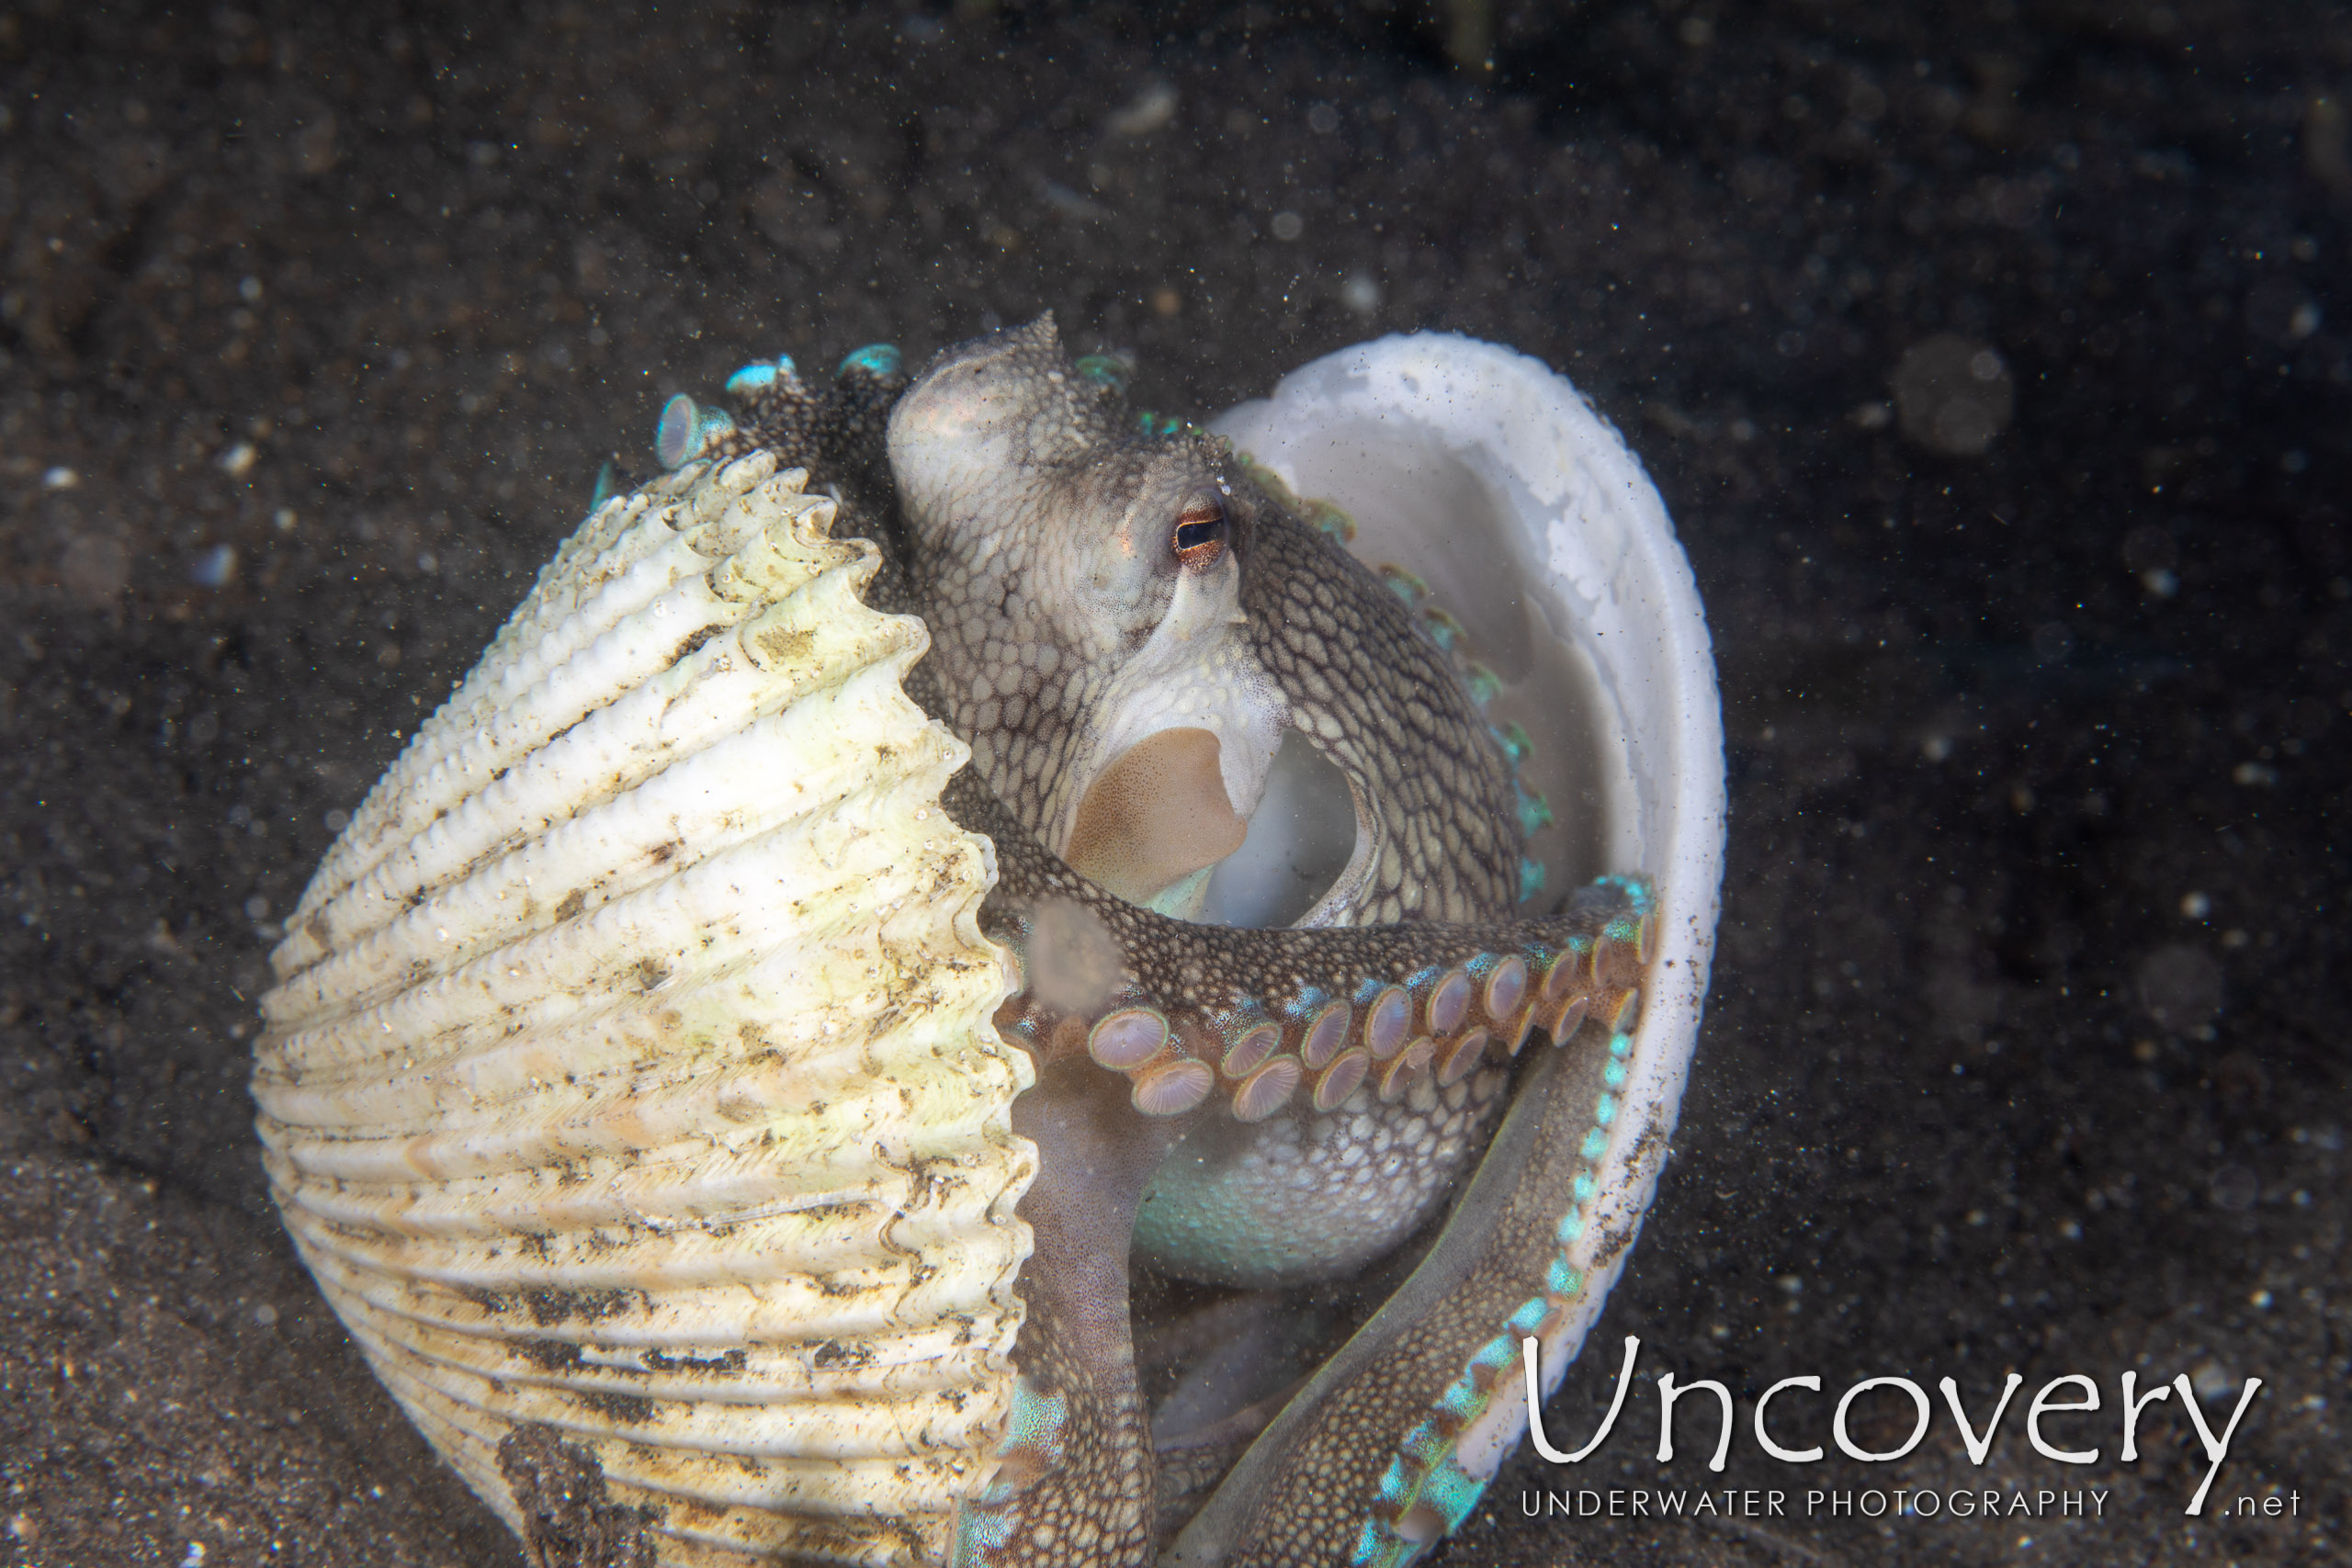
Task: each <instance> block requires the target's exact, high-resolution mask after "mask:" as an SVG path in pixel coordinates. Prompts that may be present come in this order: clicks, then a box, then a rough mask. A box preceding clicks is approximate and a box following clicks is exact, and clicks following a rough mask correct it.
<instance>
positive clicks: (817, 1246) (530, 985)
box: [254, 453, 1035, 1564]
mask: <svg viewBox="0 0 2352 1568" xmlns="http://www.w3.org/2000/svg"><path fill="white" fill-rule="evenodd" d="M803 482H804V476H803V475H802V474H801V473H800V471H799V470H797V469H794V470H786V471H784V472H778V471H777V469H776V464H775V458H774V457H773V456H771V455H768V454H764V453H763V454H756V455H753V456H751V457H743V458H740V459H738V460H736V461H733V462H731V463H729V464H727V465H725V466H724V467H717V468H714V467H713V466H712V465H709V464H705V463H697V464H692V465H689V466H688V467H687V468H683V469H681V470H679V471H678V472H676V473H674V474H671V475H668V476H665V477H664V478H662V479H658V480H656V481H654V482H653V483H652V484H650V485H648V486H647V487H645V488H644V489H642V490H640V491H636V492H634V493H631V494H629V495H626V496H622V497H619V498H616V499H615V500H613V501H612V502H608V503H606V504H605V505H604V506H602V507H600V508H599V509H598V510H597V511H596V512H595V513H594V514H593V515H592V516H591V517H590V518H589V519H588V520H587V522H586V523H585V524H584V525H582V527H581V528H580V530H579V531H578V532H577V533H575V534H574V535H573V536H572V537H571V540H570V541H569V542H568V543H566V545H565V546H564V547H563V548H562V550H561V551H560V553H559V554H558V556H557V557H556V558H555V560H554V561H553V562H552V563H550V564H549V566H548V568H547V569H546V570H544V571H543V572H542V573H541V574H540V577H539V581H538V583H537V586H536V588H535V589H534V590H533V592H532V593H531V595H530V597H529V598H528V599H527V600H526V601H525V603H524V604H523V605H522V607H521V608H520V609H518V610H517V611H516V612H515V615H514V616H513V618H512V619H510V620H509V621H508V623H507V625H506V627H505V629H504V630H503V632H501V634H500V635H499V637H498V638H497V640H496V641H495V642H494V643H493V644H492V647H491V649H490V650H489V652H488V653H486V654H485V655H484V657H483V659H482V660H481V664H480V665H478V666H477V667H476V668H475V670H474V671H473V672H472V673H471V674H470V675H469V676H468V677H467V679H466V681H465V682H463V683H462V684H461V685H460V686H459V687H458V690H457V691H456V693H454V694H452V695H451V697H450V699H449V701H448V702H447V704H446V705H444V706H443V707H442V708H441V710H440V711H439V712H438V713H436V714H435V715H434V716H433V717H432V719H431V720H430V721H428V722H427V723H426V724H425V725H424V727H422V728H420V730H419V731H418V733H417V735H416V737H415V739H413V741H412V742H411V744H410V745H409V747H408V749H407V750H406V751H405V752H404V753H403V754H402V755H401V759H400V761H398V762H397V763H395V764H394V766H393V767H392V769H391V770H390V772H389V773H387V774H386V775H385V777H384V779H383V780H382V782H381V783H379V784H378V785H377V787H376V789H375V790H374V792H373V793H372V794H371V795H369V796H368V800H367V802H366V803H365V804H364V805H363V806H362V807H361V808H360V810H359V811H358V812H357V814H356V816H355V818H354V819H353V822H352V824H351V827H350V829H348V830H347V831H346V832H345V834H344V835H343V837H342V839H341V840H339V841H338V842H337V843H336V845H335V846H334V849H333V851H332V852H330V853H329V854H328V856H327V858H326V860H325V862H324V863H323V864H322V866H321V867H320V870H319V872H318V874H317V876H316V877H315V878H314V879H313V881H312V882H311V886H310V889H309V891H308V892H307V893H306V894H305V895H304V897H303V899H302V901H301V904H300V908H298V909H297V910H296V912H295V914H294V916H293V918H292V919H290V920H289V921H288V935H287V938H286V940H285V942H283V943H282V944H281V945H280V946H279V948H278V950H277V953H275V954H274V955H273V963H274V964H275V965H276V967H277V976H278V985H277V988H276V989H274V990H273V991H272V992H271V993H270V994H269V996H268V997H267V998H265V1000H264V1003H263V1016H264V1021H265V1023H266V1034H265V1036H264V1038H263V1041H262V1043H261V1045H260V1047H259V1049H258V1051H257V1062H256V1067H255V1072H254V1095H255V1098H256V1099H257V1100H258V1101H259V1102H260V1105H261V1111H262V1114H261V1118H260V1130H261V1136H262V1141H263V1143H264V1145H265V1149H266V1153H265V1160H266V1166H267V1168H268V1172H269V1177H270V1180H271V1182H272V1184H273V1187H274V1189H275V1190H276V1193H277V1200H278V1202H279V1204H280V1206H281V1208H282V1209H283V1211H284V1213H285V1216H286V1220H287V1224H288V1227H289V1228H290V1229H291V1231H292V1233H293V1235H294V1238H295V1241H296V1244H297V1246H298V1247H300V1250H301V1253H302V1256H303V1258H304V1259H305V1260H306V1261H307V1262H308V1263H309V1264H310V1266H311V1269H312V1271H313V1272H314V1273H315V1274H316V1275H317V1277H318V1279H319V1281H320V1284H321V1285H322V1288H323V1289H324V1291H325V1292H326V1294H327V1296H328V1298H329V1300H330V1301H331V1302H332V1303H334V1307H335V1309H336V1311H337V1312H338V1313H339V1314H341V1315H342V1317H343V1319H344V1321H345V1324H346V1325H348V1326H349V1328H350V1330H351V1332H352V1334H353V1336H354V1337H356V1339H357V1340H358V1342H359V1344H360V1346H361V1347H362V1348H363V1349H364V1350H365V1351H366V1353H367V1355H368V1359H369V1360H370V1362H371V1363H372V1364H373V1365H374V1367H375V1370H376V1371H377V1373H378V1374H379V1376H380V1377H381V1378H382V1379H383V1381H384V1382H385V1383H386V1384H387V1385H388V1386H389V1387H390V1388H391V1390H392V1391H393V1393H395V1394H396V1395H398V1397H399V1398H400V1400H401V1404H403V1405H404V1406H405V1407H406V1409H407V1410H408V1412H409V1414H410V1416H411V1417H412V1418H413V1420H414V1421H415V1422H416V1424H417V1426H418V1427H420V1428H421V1429H422V1430H423V1431H424V1433H425V1435H426V1436H427V1437H428V1438H431V1439H432V1440H433V1442H434V1443H435V1445H436V1446H437V1447H438V1448H439V1449H440V1450H442V1452H443V1453H444V1454H445V1455H447V1457H448V1458H449V1459H450V1461H452V1462H454V1463H455V1464H456V1465H457V1466H458V1469H459V1470H460V1471H461V1472H463V1473H464V1475H465V1476H466V1479H467V1480H468V1482H469V1483H470V1484H471V1485H472V1486H473V1487H474V1489H475V1490H476V1491H477V1492H479V1493H481V1495H482V1496H483V1497H484V1498H486V1499H487V1500H488V1501H489V1502H490V1503H491V1504H492V1506H494V1507H496V1508H498V1509H499V1510H500V1512H502V1513H503V1515H505V1516H506V1517H507V1518H508V1520H509V1522H510V1523H515V1524H516V1526H517V1528H518V1529H520V1528H522V1527H521V1523H520V1520H519V1517H518V1511H517V1509H516V1506H515V1501H514V1498H513V1497H512V1495H510V1493H509V1491H508V1487H507V1484H506V1483H505V1481H504V1480H503V1479H502V1478H501V1474H500V1469H499V1463H498V1458H497V1447H498V1443H499V1441H500V1439H501V1438H503V1436H504V1435H505V1434H506V1433H507V1432H508V1431H510V1430H512V1429H513V1427H515V1426H516V1425H519V1424H522V1423H526V1422H544V1423H547V1424H548V1425H549V1426H551V1427H554V1428H555V1429H556V1431H557V1433H558V1434H559V1435H560V1437H562V1438H565V1439H566V1440H568V1441H571V1442H574V1443H577V1444H580V1445H582V1446H583V1447H585V1448H587V1449H589V1450H592V1451H593V1452H594V1454H595V1455H596V1457H597V1459H598V1460H599V1461H600V1462H601V1464H602V1465H603V1468H604V1471H605V1477H606V1479H607V1481H608V1483H610V1486H611V1490H612V1494H613V1496H614V1499H615V1500H616V1501H617V1502H620V1503H623V1504H628V1505H639V1506H646V1507H649V1508H650V1509H651V1510H652V1515H651V1517H652V1523H653V1526H654V1529H656V1531H657V1532H658V1536H657V1540H658V1541H659V1543H660V1548H661V1551H662V1561H663V1562H670V1563H682V1564H683V1563H694V1564H701V1563H713V1564H716V1563H724V1562H744V1561H747V1560H752V1559H757V1560H760V1561H769V1560H772V1559H773V1558H774V1557H775V1556H776V1555H779V1554H785V1555H790V1556H792V1557H794V1558H795V1560H800V1559H803V1558H807V1559H815V1560H820V1561H839V1562H877V1563H878V1562H907V1561H927V1560H931V1559H933V1558H944V1555H945V1553H946V1551H947V1550H948V1548H949V1544H950V1541H951V1539H952V1534H953V1517H954V1514H955V1510H956V1506H957V1505H958V1502H959V1501H960V1500H961V1499H964V1498H966V1497H968V1496H969V1495H972V1494H973V1493H974V1492H975V1491H977V1490H978V1488H979V1487H980V1486H981V1485H983V1484H984V1483H986V1481H987V1480H988V1479H989V1471H990V1468H991V1465H992V1463H993V1461H992V1460H991V1459H990V1457H989V1456H990V1455H991V1453H992V1452H993V1450H994V1449H995V1447H996V1444H997V1440H998V1438H1000V1437H1001V1433H1002V1430H1003V1428H1004V1425H1005V1422H1006V1419H1007V1416H1008V1414H1009V1412H1010V1409H1011V1401H1012V1367H1011V1361H1010V1354H1011V1350H1012V1342H1013V1337H1014V1335H1015V1333H1016V1331H1017V1329H1018V1327H1019V1325H1020V1320H1021V1306H1020V1303H1019V1301H1018V1299H1017V1297H1016V1296H1015V1294H1014V1290H1013V1285H1014V1280H1015V1277H1016V1275H1017V1273H1018V1271H1019V1269H1020V1266H1021V1264H1022V1262H1023V1259H1024V1258H1026V1257H1027V1256H1028V1252H1029V1234H1028V1229H1027V1227H1026V1226H1025V1225H1024V1224H1022V1223H1021V1222H1020V1221H1019V1220H1018V1219H1017V1218H1016V1217H1015V1215H1014V1212H1013V1210H1014V1205H1015V1203H1016V1202H1017V1201H1019V1199H1020V1197H1021V1195H1022V1193H1023V1191H1024V1190H1026V1188H1027V1185H1028V1183H1029V1180H1030V1179H1031V1177H1032V1176H1033V1175H1034V1174H1035V1150H1034V1148H1033V1147H1032V1145H1029V1144H1028V1143H1027V1142H1026V1141H1025V1140H1023V1139H1020V1138H1017V1137H1015V1136H1014V1135H1013V1134H1012V1132H1011V1130H1010V1124H1009V1121H1008V1115H1009V1111H1010V1108H1011V1105H1012V1100H1013V1098H1014V1096H1015V1095H1017V1094H1018V1093H1019V1092H1020V1091H1021V1089H1023V1088H1025V1087H1026V1086H1027V1084H1028V1082H1029V1081H1030V1071H1029V1066H1028V1064H1027V1059H1026V1058H1025V1057H1024V1056H1023V1055H1020V1054H1019V1053H1018V1052H1015V1051H1012V1050H1011V1049H1009V1048H1008V1047H1007V1046H1006V1045H1005V1044H1004V1043H1002V1042H1001V1041H1000V1040H999V1038H998V1037H997V1035H996V1032H995V1031H994V1030H993V1028H992V1027H991V1026H990V1024H989V1017H990V1014H991V1013H992V1012H993V1011H994V1010H995V1009H996V1007H997V1005H998V1004H999V1003H1000V1002H1001V1000H1002V999H1003V998H1004V997H1005V995H1006V994H1007V990H1008V977H1007V969H1006V964H1005V962H1004V958H1003V955H1002V954H1001V952H1000V951H999V950H998V949H997V948H995V947H994V946H993V945H992V944H991V943H989V942H988V941H987V940H986V939H984V938H983V937H982V936H981V935H980V934H979V929H978V924H977V919H976V914H977V910H978V904H979V901H980V899H981V897H982V896H983V895H984V894H985V893H986V892H987V890H988V889H989V886H992V884H993V882H994V876H995V872H994V863H993V859H992V852H991V851H990V849H989V845H988V842H987V840H984V839H982V838H979V837H978V836H977V835H974V834H970V833H967V832H965V831H963V830H962V829H958V828H956V826H955V825H954V824H953V823H952V822H950V821H949V820H948V819H947V818H946V817H945V815H944V813H943V812H942V811H941V810H940V809H939V807H938V805H937V797H938V794H939V791H940V788H941V786H942V785H943V784H944V783H945V781H946V779H947V778H948V776H949V775H950V774H951V773H953V772H954V771H955V770H956V768H958V767H960V766H961V765H962V763H963V762H964V760H965V758H966V755H967V750H966V748H965V747H964V745H963V744H962V742H960V741H958V740H957V739H955V737H954V736H952V735H951V734H949V733H948V732H947V731H946V730H945V729H944V728H941V727H940V726H939V725H937V724H935V723H933V722H932V721H930V720H927V719H925V718H924V717H923V716H922V713H921V712H920V711H919V710H918V709H917V708H916V707H915V706H914V705H913V704H912V703H911V702H910V701H909V700H908V698H907V697H906V695H905V694H904V693H903V692H902V691H901V690H900V686H899V682H900V679H901V677H902V676H903V675H904V673H905V671H906V670H907V668H908V666H909V665H910V664H911V663H912V662H913V660H915V659H916V658H917V657H919V656H920V654H921V653H922V649H924V647H925V646H926V637H925V634H924V632H923V629H922V625H921V623H920V622H918V621H916V620H914V619H912V618H911V617H908V616H901V615H881V614H877V613H876V612H874V611H872V610H869V609H867V608H866V607H865V605H864V604H862V603H861V602H860V600H859V598H858V592H859V590H860V589H861V588H862V587H863V586H864V585H865V582H866V581H867V580H868V579H869V578H870V577H871V576H872V574H873V572H874V570H875V568H876V560H877V558H876V554H875V551H874V549H873V547H872V546H870V545H868V544H866V543H865V541H863V540H838V541H837V540H834V539H832V538H831V537H830V536H829V534H828V530H829V529H830V528H831V524H832V520H833V506H832V502H831V501H829V500H827V499H825V498H823V497H821V496H812V495H809V494H805V493H803V491H802V485H803Z"/></svg>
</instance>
